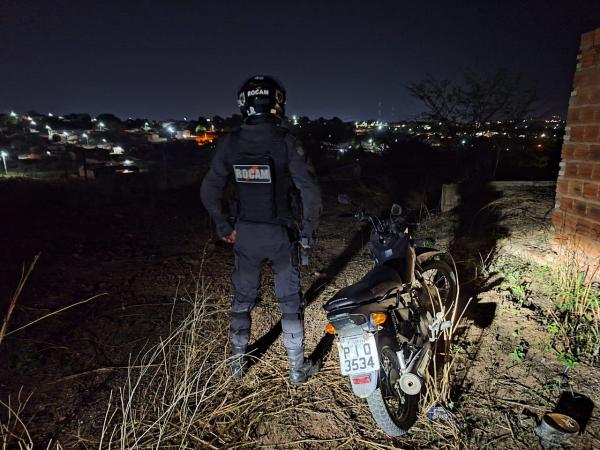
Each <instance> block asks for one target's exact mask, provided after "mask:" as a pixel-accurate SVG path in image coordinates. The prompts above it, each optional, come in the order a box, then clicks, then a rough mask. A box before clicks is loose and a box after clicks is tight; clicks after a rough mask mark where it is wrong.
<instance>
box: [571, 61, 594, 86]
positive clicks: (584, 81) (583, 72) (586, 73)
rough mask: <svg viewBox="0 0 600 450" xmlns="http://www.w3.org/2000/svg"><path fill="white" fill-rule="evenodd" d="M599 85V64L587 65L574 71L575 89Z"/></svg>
mask: <svg viewBox="0 0 600 450" xmlns="http://www.w3.org/2000/svg"><path fill="white" fill-rule="evenodd" d="M598 85H600V66H596V67H588V68H587V69H580V70H578V71H577V72H575V77H574V78H573V86H574V87H575V89H582V88H586V87H593V86H598Z"/></svg>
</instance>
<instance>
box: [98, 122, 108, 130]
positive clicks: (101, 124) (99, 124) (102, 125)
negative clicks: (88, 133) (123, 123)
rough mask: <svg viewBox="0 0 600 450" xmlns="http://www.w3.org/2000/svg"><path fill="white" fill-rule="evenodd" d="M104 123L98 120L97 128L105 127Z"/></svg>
mask: <svg viewBox="0 0 600 450" xmlns="http://www.w3.org/2000/svg"><path fill="white" fill-rule="evenodd" d="M105 126H106V125H104V122H98V128H100V129H101V130H102V129H103V128H104V127H105Z"/></svg>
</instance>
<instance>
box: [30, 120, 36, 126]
mask: <svg viewBox="0 0 600 450" xmlns="http://www.w3.org/2000/svg"><path fill="white" fill-rule="evenodd" d="M29 125H31V126H32V127H35V126H36V125H37V123H35V120H32V121H31V123H30V124H29Z"/></svg>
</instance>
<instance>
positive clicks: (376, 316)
mask: <svg viewBox="0 0 600 450" xmlns="http://www.w3.org/2000/svg"><path fill="white" fill-rule="evenodd" d="M386 319H387V314H386V313H371V322H373V323H374V324H375V325H381V324H382V323H383V322H385V320H386Z"/></svg>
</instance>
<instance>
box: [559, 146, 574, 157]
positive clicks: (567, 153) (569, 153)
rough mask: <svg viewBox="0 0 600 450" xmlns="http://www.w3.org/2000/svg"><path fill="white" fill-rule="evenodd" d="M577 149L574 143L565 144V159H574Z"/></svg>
mask: <svg viewBox="0 0 600 450" xmlns="http://www.w3.org/2000/svg"><path fill="white" fill-rule="evenodd" d="M574 150H575V145H574V144H563V146H562V154H561V156H562V158H563V159H565V160H569V159H573V151H574Z"/></svg>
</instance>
